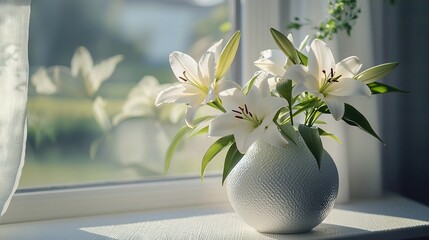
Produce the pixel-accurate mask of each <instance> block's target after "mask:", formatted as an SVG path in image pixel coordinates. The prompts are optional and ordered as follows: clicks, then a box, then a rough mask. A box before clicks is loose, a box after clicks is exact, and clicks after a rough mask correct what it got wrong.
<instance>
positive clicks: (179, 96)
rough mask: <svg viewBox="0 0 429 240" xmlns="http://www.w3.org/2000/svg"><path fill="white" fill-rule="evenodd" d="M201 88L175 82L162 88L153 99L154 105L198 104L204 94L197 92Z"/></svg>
mask: <svg viewBox="0 0 429 240" xmlns="http://www.w3.org/2000/svg"><path fill="white" fill-rule="evenodd" d="M198 91H200V92H201V90H200V89H199V88H197V87H195V86H193V85H191V84H176V85H173V86H171V87H169V88H166V89H164V90H162V91H161V92H160V93H159V94H158V96H157V97H156V100H155V105H156V106H159V105H161V104H163V103H186V104H189V105H192V106H193V105H198V104H200V103H201V102H202V101H203V100H204V95H202V94H198Z"/></svg>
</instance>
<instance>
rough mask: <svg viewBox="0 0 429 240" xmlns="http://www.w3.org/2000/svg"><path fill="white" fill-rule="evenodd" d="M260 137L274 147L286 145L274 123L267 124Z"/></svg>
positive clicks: (286, 142)
mask: <svg viewBox="0 0 429 240" xmlns="http://www.w3.org/2000/svg"><path fill="white" fill-rule="evenodd" d="M262 139H263V140H264V141H265V142H267V143H269V144H271V145H273V146H276V147H286V146H287V145H288V141H287V140H286V139H285V138H284V137H283V136H282V135H281V133H280V131H279V130H278V129H277V126H276V125H275V124H274V123H273V124H270V125H268V127H267V128H266V130H265V132H264V136H263V137H262Z"/></svg>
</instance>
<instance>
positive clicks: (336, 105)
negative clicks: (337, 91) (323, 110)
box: [325, 96, 345, 121]
mask: <svg viewBox="0 0 429 240" xmlns="http://www.w3.org/2000/svg"><path fill="white" fill-rule="evenodd" d="M325 102H326V105H328V108H329V111H331V114H332V117H333V118H334V119H335V120H337V121H338V120H340V119H341V118H342V117H343V116H344V111H345V107H344V101H343V99H342V97H337V96H326V97H325Z"/></svg>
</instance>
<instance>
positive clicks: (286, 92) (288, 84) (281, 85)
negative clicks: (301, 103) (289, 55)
mask: <svg viewBox="0 0 429 240" xmlns="http://www.w3.org/2000/svg"><path fill="white" fill-rule="evenodd" d="M292 88H293V87H292V81H291V80H284V79H283V80H280V81H279V82H278V83H277V85H276V89H277V92H278V93H279V94H280V96H282V97H283V98H284V99H286V100H287V101H288V103H289V104H292Z"/></svg>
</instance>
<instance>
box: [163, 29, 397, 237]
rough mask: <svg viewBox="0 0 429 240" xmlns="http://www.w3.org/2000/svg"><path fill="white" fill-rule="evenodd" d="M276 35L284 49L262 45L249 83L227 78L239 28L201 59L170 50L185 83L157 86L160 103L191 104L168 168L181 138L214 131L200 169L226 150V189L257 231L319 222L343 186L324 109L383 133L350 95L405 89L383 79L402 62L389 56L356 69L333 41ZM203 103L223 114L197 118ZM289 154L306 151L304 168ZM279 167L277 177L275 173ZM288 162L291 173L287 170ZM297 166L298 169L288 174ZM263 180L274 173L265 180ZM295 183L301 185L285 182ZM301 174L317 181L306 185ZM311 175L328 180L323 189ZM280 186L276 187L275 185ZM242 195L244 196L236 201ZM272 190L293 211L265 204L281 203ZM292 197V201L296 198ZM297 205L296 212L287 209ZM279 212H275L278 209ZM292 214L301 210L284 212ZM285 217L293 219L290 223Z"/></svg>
mask: <svg viewBox="0 0 429 240" xmlns="http://www.w3.org/2000/svg"><path fill="white" fill-rule="evenodd" d="M271 34H272V37H273V39H274V40H275V42H276V44H277V46H278V47H279V49H275V50H272V49H269V50H265V51H263V52H262V53H261V55H262V56H261V58H260V59H258V60H256V61H255V65H256V66H257V67H259V68H260V69H261V70H260V71H257V72H256V73H255V74H254V76H253V77H252V78H251V79H250V80H249V81H247V82H246V83H245V84H244V86H240V85H239V84H237V82H234V81H230V80H227V79H226V77H225V76H226V73H227V71H228V69H229V67H230V66H231V63H232V62H233V59H234V57H235V55H236V52H237V49H238V46H239V41H240V32H238V31H237V32H236V33H235V34H234V35H233V36H232V37H231V39H230V40H229V41H228V43H227V44H226V45H225V47H224V48H223V50H221V44H222V40H221V41H219V42H217V43H215V44H214V45H213V46H212V47H210V48H209V49H208V50H207V52H206V53H204V55H203V56H202V57H201V59H200V60H199V62H196V61H195V60H194V59H192V58H191V57H190V56H189V55H187V54H185V53H182V52H173V53H171V55H170V64H171V68H172V70H173V72H174V74H175V76H176V78H177V80H178V81H179V83H178V84H176V85H173V86H171V87H169V88H167V89H165V90H163V91H161V92H160V93H159V95H158V96H157V99H156V105H160V104H164V103H182V104H186V105H187V109H186V126H184V127H183V128H182V129H180V130H179V131H178V133H177V134H176V135H175V137H174V138H173V141H172V143H171V145H170V148H169V149H168V152H167V157H166V163H165V170H168V167H169V164H170V161H171V158H172V155H173V152H174V150H175V148H176V146H177V144H178V143H179V142H180V141H181V139H182V138H184V137H185V136H193V135H195V134H202V133H204V134H205V133H207V134H208V136H209V137H220V138H218V139H217V140H216V141H215V142H214V143H213V144H212V145H211V146H210V147H209V148H208V150H207V152H206V153H205V155H204V156H203V157H202V167H201V176H202V177H203V174H204V170H205V168H206V166H207V164H208V163H209V162H210V161H211V160H212V159H213V157H214V156H216V155H217V154H218V153H219V152H221V151H222V150H223V149H228V150H227V153H226V157H225V163H224V169H223V176H222V184H223V183H224V181H225V180H226V179H227V177H228V175H229V177H228V180H229V181H227V185H229V186H227V187H228V195H229V198H230V201H231V204H232V205H233V208H234V210H235V211H236V212H238V213H239V215H241V216H242V217H243V219H244V220H245V222H246V223H248V224H249V225H251V226H253V227H254V228H256V229H257V230H258V231H262V232H302V231H307V230H309V229H311V228H313V227H314V226H316V225H317V224H319V223H320V222H321V221H322V220H323V219H324V218H325V217H326V215H327V213H329V211H330V209H331V208H332V206H333V202H334V201H333V200H334V199H335V197H336V195H337V191H338V173H337V171H336V168H335V165H334V164H333V162H332V159H331V158H330V157H329V154H327V153H326V151H324V148H323V145H322V141H321V137H322V136H327V137H333V138H336V137H335V135H333V134H332V133H329V132H327V131H325V130H323V128H322V126H323V125H324V124H326V123H325V122H323V121H321V120H320V117H321V116H322V115H331V116H332V117H333V118H334V119H335V120H337V121H340V120H342V121H344V122H346V123H347V124H349V125H351V126H355V127H359V128H360V129H362V130H363V131H365V132H367V133H369V134H370V135H372V136H374V137H375V138H377V139H379V140H380V141H381V139H380V137H379V136H378V135H377V134H376V132H375V131H374V130H373V128H372V127H371V125H370V123H369V122H368V121H367V119H366V118H365V117H364V115H362V114H361V113H360V112H359V111H358V110H357V109H356V108H354V107H353V106H352V105H350V104H348V103H347V102H348V99H349V98H350V97H353V96H367V97H370V96H371V95H373V94H383V93H388V92H398V91H399V92H400V91H401V90H399V89H396V88H394V87H391V86H389V85H386V84H383V83H380V82H377V80H379V79H380V78H382V77H384V76H385V75H386V74H388V73H389V72H390V71H392V70H393V69H394V68H395V67H396V66H397V65H398V63H385V64H381V65H378V66H375V67H371V68H369V69H366V70H364V71H361V72H359V71H360V69H361V67H362V64H361V63H360V61H359V58H358V57H356V56H351V57H348V58H345V59H343V60H341V61H339V62H335V59H334V57H333V54H332V52H331V50H330V49H329V48H328V46H327V44H326V43H324V42H323V41H321V40H319V39H314V40H311V41H310V39H309V37H306V38H305V39H304V41H302V42H301V44H300V45H299V46H297V47H295V45H294V43H293V39H292V36H291V35H289V36H287V37H286V36H285V35H283V34H282V33H281V32H279V31H277V30H275V29H271ZM204 105H208V106H210V107H212V108H214V109H216V110H217V113H218V114H210V115H202V116H201V115H200V116H199V117H196V116H198V115H196V113H197V111H198V109H200V107H202V106H204ZM292 152H297V153H293V154H292ZM300 153H302V154H300ZM289 154H292V155H291V158H295V159H296V158H298V159H300V160H299V161H298V162H297V163H296V164H297V165H301V166H300V168H295V165H293V166H292V164H291V163H290V160H288V159H284V157H285V156H287V155H289ZM301 155H302V156H301ZM246 156H248V157H246ZM301 158H306V159H309V160H308V161H307V160H305V161H304V160H301ZM261 159H265V160H261ZM266 159H268V160H266ZM274 159H277V160H278V161H279V163H278V164H277V163H276V161H277V160H274ZM325 159H327V160H325ZM324 161H326V163H325V162H324ZM331 162H332V163H331ZM262 163H264V164H262ZM240 164H241V165H242V166H240ZM261 164H262V165H261ZM276 164H277V165H276ZM252 166H258V167H257V168H258V169H257V171H251V170H249V169H250V168H251V167H252ZM273 166H276V167H273ZM284 166H286V167H284ZM237 168H240V169H238V170H237ZM278 169H280V173H279V174H280V175H276V173H273V171H278ZM291 169H294V171H293V172H291ZM234 171H235V172H236V173H234ZM248 172H251V173H250V174H248ZM296 172H298V173H299V174H300V176H298V175H297V176H295V177H293V178H292V179H291V176H294V174H295V173H296ZM307 172H312V173H311V175H312V176H311V177H309V176H308V175H306V174H307ZM285 173H287V174H286V175H287V176H286V175H285ZM230 174H232V175H234V176H232V175H230ZM264 176H265V177H264ZM313 176H314V177H313ZM231 178H233V179H231ZM267 179H268V180H267ZM265 180H267V181H268V182H267V183H266V184H265V183H264V181H265ZM313 180H314V181H313ZM312 181H313V183H311V182H312ZM228 182H232V183H229V184H228ZM290 182H294V183H295V184H296V183H298V185H299V186H298V187H287V186H286V185H288V184H289V185H290ZM305 182H310V183H311V184H312V185H313V186H309V187H306V186H302V185H300V184H304V183H305ZM314 183H326V185H327V187H323V186H318V185H317V184H314ZM276 185H279V187H278V188H273V186H276ZM285 186H286V187H285ZM246 187H248V188H249V190H248V191H247V192H246V190H243V189H245V188H246ZM257 188H262V189H263V190H261V192H260V194H259V193H256V192H257V191H258V190H257ZM230 189H235V190H230ZM282 189H286V190H287V191H286V193H284V195H282V193H280V192H281V191H282ZM308 189H312V190H311V191H310V190H308ZM323 189H326V190H323ZM307 190H308V191H307ZM267 191H268V193H267ZM270 191H271V194H269V193H270ZM306 191H307V192H306ZM319 193H320V198H318V196H319ZM258 194H259V195H258ZM279 195H280V197H277V196H279ZM290 195H292V197H293V195H297V196H298V197H301V198H302V201H304V202H305V201H306V202H308V199H314V200H315V201H313V206H309V207H305V206H302V205H300V204H297V203H296V202H302V201H301V199H294V200H287V199H289V198H290ZM262 196H265V199H264V200H262V201H261V204H262V205H263V206H262V207H254V206H255V205H257V204H256V203H255V202H252V201H253V200H251V199H260V198H264V197H262ZM237 198H244V200H238V201H242V203H234V201H237ZM266 198H269V199H268V200H267V199H266ZM276 198H279V199H278V200H279V201H278V204H279V205H283V206H285V205H286V206H288V209H286V210H282V209H279V208H274V210H272V209H267V208H266V205H275V203H274V202H272V201H274V200H273V199H276ZM285 199H286V200H285ZM255 201H257V200H255ZM267 201H268V202H267ZM276 201H277V200H276ZM289 202H295V203H293V204H292V205H290V204H289ZM270 203H271V204H270ZM314 204H315V205H316V206H317V207H314ZM264 205H265V206H264ZM320 205H324V207H320ZM303 209H304V210H303ZM305 209H311V210H309V211H306V210H305ZM293 210H297V211H296V212H297V213H296V214H295V213H293V212H291V211H293ZM261 212H269V213H270V214H268V215H271V216H269V217H266V218H264V217H261V214H260V213H261ZM255 213H258V214H256V215H255ZM278 213H280V214H279V215H278V216H276V217H272V216H274V215H276V214H278ZM295 215H296V218H294V219H292V220H290V221H289V220H288V219H291V218H293V216H295ZM246 219H247V220H246ZM258 219H259V220H258ZM272 219H280V220H281V221H280V222H283V223H279V226H278V227H277V228H272V226H277V225H276V224H277V223H273V221H271V220H272ZM297 219H298V220H297ZM299 219H301V220H299ZM309 219H315V220H309ZM258 222H259V223H258ZM261 222H262V223H261ZM264 222H265V223H264ZM285 223H287V224H289V225H288V226H284V225H285ZM258 224H259V225H258ZM261 224H262V225H263V226H262V225H261ZM303 224H304V225H305V226H302V225H303Z"/></svg>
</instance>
